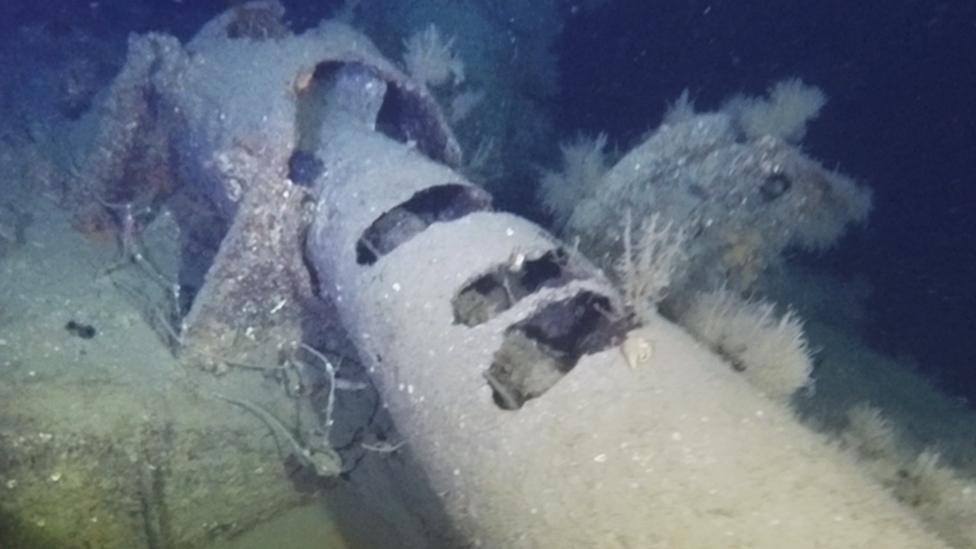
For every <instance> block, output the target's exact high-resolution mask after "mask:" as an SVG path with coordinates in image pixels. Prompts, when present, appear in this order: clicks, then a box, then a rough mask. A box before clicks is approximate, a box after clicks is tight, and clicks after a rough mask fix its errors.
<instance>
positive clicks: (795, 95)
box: [722, 78, 827, 143]
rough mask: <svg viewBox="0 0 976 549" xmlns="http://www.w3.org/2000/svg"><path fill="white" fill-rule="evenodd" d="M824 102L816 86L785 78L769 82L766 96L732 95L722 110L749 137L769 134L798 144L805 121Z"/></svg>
mask: <svg viewBox="0 0 976 549" xmlns="http://www.w3.org/2000/svg"><path fill="white" fill-rule="evenodd" d="M826 103H827V96H826V95H824V93H823V91H821V90H820V88H817V87H815V86H809V85H807V84H805V83H804V82H803V81H802V80H800V79H799V78H789V79H786V80H782V81H780V82H777V83H776V84H773V86H772V87H770V88H769V91H768V92H767V94H766V97H745V96H741V95H740V96H736V97H734V98H732V99H731V100H730V101H728V102H727V103H726V104H725V106H724V107H723V109H722V110H724V111H725V112H727V113H729V114H730V115H732V117H733V118H734V119H735V120H736V122H737V124H738V127H739V129H740V130H741V131H742V133H743V134H745V136H746V137H748V138H750V139H758V138H760V137H763V136H766V135H770V136H773V137H776V138H779V139H782V140H784V141H789V142H791V143H798V142H800V141H801V140H803V136H804V135H805V134H806V127H807V123H809V122H810V121H811V120H813V119H814V118H816V117H817V115H818V114H819V113H820V109H821V108H822V107H823V106H824V104H826Z"/></svg>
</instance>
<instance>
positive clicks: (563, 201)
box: [539, 133, 609, 227]
mask: <svg viewBox="0 0 976 549" xmlns="http://www.w3.org/2000/svg"><path fill="white" fill-rule="evenodd" d="M606 147H607V135H606V134H605V133H601V134H599V135H597V136H596V137H589V136H585V135H579V136H577V137H576V138H575V139H573V140H572V141H569V142H566V143H563V144H561V145H560V146H559V149H560V151H561V152H562V166H561V169H560V171H558V172H557V171H551V170H546V171H544V172H543V174H542V181H541V182H540V184H539V195H540V198H541V199H542V205H543V206H544V207H545V208H546V210H547V211H548V212H549V213H550V214H552V216H553V221H554V223H553V225H554V226H555V227H562V226H563V225H564V224H565V223H566V220H567V219H569V216H570V215H572V214H573V210H574V208H576V206H577V205H578V204H579V203H580V201H581V199H582V198H583V197H585V196H587V195H589V194H592V193H593V192H595V189H597V188H598V187H599V184H600V180H601V179H603V176H604V175H606V173H607V170H608V169H609V166H608V161H607V153H606Z"/></svg>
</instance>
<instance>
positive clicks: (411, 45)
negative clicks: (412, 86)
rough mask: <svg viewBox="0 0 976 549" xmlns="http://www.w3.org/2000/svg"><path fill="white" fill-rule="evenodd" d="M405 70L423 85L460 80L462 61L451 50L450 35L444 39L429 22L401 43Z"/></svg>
mask: <svg viewBox="0 0 976 549" xmlns="http://www.w3.org/2000/svg"><path fill="white" fill-rule="evenodd" d="M403 45H404V48H405V51H404V53H403V63H404V65H406V67H407V72H409V73H410V76H413V77H414V78H415V79H416V80H417V81H418V82H421V83H423V84H424V85H427V86H442V85H444V84H447V83H448V82H452V83H453V84H454V85H458V84H461V83H462V82H464V62H463V61H461V58H460V57H458V55H457V53H455V52H454V38H451V39H450V40H448V41H446V42H445V41H444V39H443V38H442V37H441V33H440V31H439V30H437V26H435V25H434V24H433V23H431V24H430V25H428V26H427V28H426V29H424V30H422V31H418V32H415V33H414V34H413V35H411V36H410V38H408V39H407V40H404V42H403Z"/></svg>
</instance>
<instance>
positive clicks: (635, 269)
mask: <svg viewBox="0 0 976 549" xmlns="http://www.w3.org/2000/svg"><path fill="white" fill-rule="evenodd" d="M632 224H633V222H632V220H631V213H630V210H627V213H626V214H625V215H624V229H623V235H622V240H623V253H621V254H620V257H619V258H618V259H617V262H616V264H615V265H614V267H615V271H616V273H617V277H618V278H619V284H620V287H621V288H622V290H623V294H624V303H625V304H626V305H627V307H628V308H629V309H630V310H631V311H632V312H633V313H634V315H635V316H636V317H637V319H639V320H640V321H642V322H646V321H647V320H648V319H649V318H651V317H652V316H653V315H654V314H656V313H657V304H658V303H660V302H661V301H662V300H664V298H665V297H667V292H668V289H669V288H670V287H671V283H672V282H673V281H674V280H675V278H676V277H677V276H678V275H679V273H681V271H682V270H683V269H684V268H685V266H686V264H687V262H688V254H687V252H686V250H685V246H686V243H687V240H688V235H687V233H686V232H685V231H683V230H682V229H681V228H679V227H677V226H675V224H674V222H672V221H670V220H669V221H664V220H662V219H661V215H660V214H658V213H654V214H651V215H650V216H648V217H647V219H645V220H644V222H643V224H641V226H640V227H638V233H639V234H638V237H637V238H636V240H635V239H634V238H633V236H632V232H633V227H632Z"/></svg>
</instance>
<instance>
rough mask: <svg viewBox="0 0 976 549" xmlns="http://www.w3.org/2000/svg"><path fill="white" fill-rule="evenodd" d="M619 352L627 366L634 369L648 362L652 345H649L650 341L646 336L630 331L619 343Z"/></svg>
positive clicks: (652, 350)
mask: <svg viewBox="0 0 976 549" xmlns="http://www.w3.org/2000/svg"><path fill="white" fill-rule="evenodd" d="M620 352H621V353H622V354H623V355H624V359H625V360H626V361H627V366H629V367H630V369H632V370H634V369H637V368H640V367H643V366H646V365H647V364H650V362H651V355H653V354H654V347H652V346H651V342H650V341H648V340H647V338H645V337H643V336H641V335H639V334H637V333H634V332H631V333H630V334H628V336H627V339H626V340H624V342H623V343H622V344H621V345H620Z"/></svg>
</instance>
